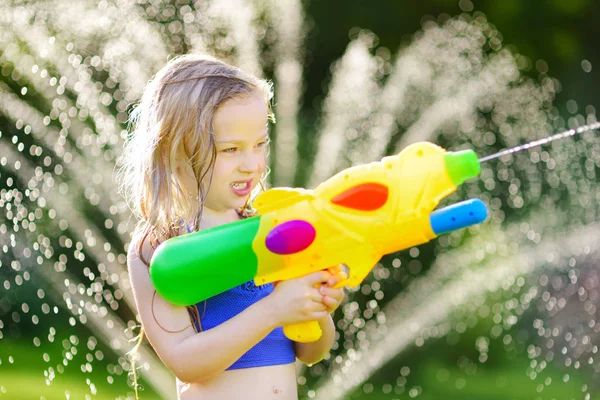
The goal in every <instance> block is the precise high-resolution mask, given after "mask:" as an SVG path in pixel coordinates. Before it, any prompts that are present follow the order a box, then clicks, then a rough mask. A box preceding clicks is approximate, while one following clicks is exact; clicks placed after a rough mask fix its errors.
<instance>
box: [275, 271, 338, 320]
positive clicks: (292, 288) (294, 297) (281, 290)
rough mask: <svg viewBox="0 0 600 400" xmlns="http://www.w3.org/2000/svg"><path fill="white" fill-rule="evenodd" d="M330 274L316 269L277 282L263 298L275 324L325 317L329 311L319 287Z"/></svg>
mask: <svg viewBox="0 0 600 400" xmlns="http://www.w3.org/2000/svg"><path fill="white" fill-rule="evenodd" d="M331 276H332V275H331V274H330V273H329V272H328V271H317V272H313V273H311V274H308V275H305V276H303V277H300V278H295V279H289V280H287V281H281V282H277V284H276V285H275V290H273V293H271V294H270V295H269V296H267V298H265V300H266V301H267V304H268V306H269V312H270V314H271V316H272V317H273V321H274V323H275V324H276V326H286V325H292V324H296V323H298V322H305V321H318V320H321V319H323V318H325V317H326V316H327V315H328V314H329V313H328V311H327V307H326V305H325V304H324V303H323V295H322V294H321V293H320V292H319V287H322V284H324V283H326V282H327V281H328V280H329V278H331ZM333 290H337V289H333Z"/></svg>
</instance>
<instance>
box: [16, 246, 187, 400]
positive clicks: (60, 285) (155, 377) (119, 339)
mask: <svg viewBox="0 0 600 400" xmlns="http://www.w3.org/2000/svg"><path fill="white" fill-rule="evenodd" d="M17 236H18V237H22V239H21V240H17V241H16V243H17V244H16V245H15V246H13V252H14V253H16V254H17V257H18V258H19V259H20V262H21V265H23V266H26V267H27V269H29V270H30V271H31V273H32V274H35V275H40V276H41V279H40V280H43V281H44V282H45V283H47V284H48V287H50V289H51V291H50V292H46V293H47V294H50V296H51V297H52V299H53V301H54V303H56V304H58V305H60V304H63V307H64V308H66V309H67V310H68V311H69V312H70V313H71V314H72V315H73V317H75V319H76V320H79V321H81V316H82V315H85V316H86V318H87V320H86V322H85V324H84V325H85V326H86V327H87V328H88V329H89V330H90V331H91V332H92V333H93V334H94V336H96V337H98V338H99V339H100V340H101V341H102V342H103V343H105V344H106V345H107V347H109V348H110V349H112V350H113V351H114V352H115V353H116V354H118V355H120V356H123V357H125V356H126V355H127V352H128V351H129V347H128V346H127V343H131V339H130V338H128V337H127V336H126V334H125V333H126V331H127V326H126V325H125V324H124V323H123V321H122V319H121V317H119V316H118V315H117V314H115V313H114V312H113V311H111V310H110V308H108V307H105V306H100V307H99V306H97V305H96V300H95V299H94V298H93V297H92V296H90V295H88V294H87V293H86V294H81V293H80V292H79V291H75V292H74V293H72V292H71V291H68V290H66V289H65V282H67V281H68V282H69V284H73V285H75V287H80V285H81V286H84V285H83V284H82V283H81V282H79V281H78V280H77V278H75V277H74V276H73V275H71V274H69V273H68V271H63V272H60V273H59V272H57V271H55V269H54V267H53V266H52V265H51V264H50V263H49V262H48V261H44V262H43V263H42V264H41V265H36V266H35V268H33V267H32V266H31V257H28V258H24V255H23V250H24V248H23V246H21V245H20V244H21V243H28V242H29V240H28V238H26V237H23V236H22V235H20V234H17ZM131 347H133V346H131ZM138 354H139V360H138V362H137V364H138V367H139V366H142V368H140V369H139V370H138V371H139V373H140V374H141V375H142V376H144V378H145V379H146V381H147V382H148V383H149V384H150V385H152V387H153V388H154V389H155V390H156V391H157V392H158V393H159V394H160V395H161V396H162V397H163V398H164V399H169V400H175V397H176V396H175V393H176V387H175V379H174V377H173V375H172V374H171V372H170V371H169V370H168V369H166V368H165V366H164V364H163V363H162V362H161V361H160V359H158V357H157V356H156V355H155V353H154V352H153V351H152V350H150V349H149V348H148V347H147V346H141V347H140V348H139V351H138Z"/></svg>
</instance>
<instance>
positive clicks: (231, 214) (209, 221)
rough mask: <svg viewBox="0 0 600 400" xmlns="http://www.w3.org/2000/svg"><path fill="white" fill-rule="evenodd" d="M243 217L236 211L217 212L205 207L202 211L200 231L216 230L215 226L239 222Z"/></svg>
mask: <svg viewBox="0 0 600 400" xmlns="http://www.w3.org/2000/svg"><path fill="white" fill-rule="evenodd" d="M241 218H242V216H241V215H240V214H239V212H238V211H236V210H226V211H215V210H213V209H210V208H207V207H205V208H204V209H203V210H202V219H201V220H200V229H208V228H214V227H215V226H219V225H224V224H228V223H230V222H236V221H239V220H240V219H241Z"/></svg>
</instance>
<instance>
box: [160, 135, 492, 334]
mask: <svg viewBox="0 0 600 400" xmlns="http://www.w3.org/2000/svg"><path fill="white" fill-rule="evenodd" d="M479 171H480V166H479V161H478V159H477V156H476V155H475V153H474V152H473V151H472V150H465V151H459V152H447V151H445V150H444V149H442V148H441V147H439V146H437V145H435V144H432V143H428V142H421V143H416V144H413V145H411V146H408V147H407V148H405V149H404V150H403V151H402V152H400V153H399V154H397V155H394V156H389V157H384V158H383V159H382V160H381V161H378V162H372V163H370V164H364V165H359V166H355V167H351V168H348V169H345V170H343V171H341V172H339V173H338V174H336V175H335V176H333V177H331V178H330V179H328V180H327V181H325V182H323V183H321V184H320V185H319V186H317V187H316V188H315V189H314V190H307V189H301V188H273V189H270V190H267V191H265V192H263V193H262V194H260V195H259V196H258V197H257V198H256V199H255V201H254V203H253V206H254V207H255V208H256V210H257V211H258V213H259V216H255V217H251V218H248V219H244V220H241V221H239V222H234V223H230V224H225V225H221V226H218V227H214V228H211V229H206V230H202V231H199V232H195V233H191V234H187V235H183V236H178V237H174V238H172V239H168V240H166V241H165V242H164V243H162V244H161V245H160V246H159V247H158V248H157V249H156V251H155V253H154V255H153V257H152V259H151V264H150V276H151V279H152V282H153V284H154V286H155V288H156V291H157V292H158V293H159V294H160V295H161V296H163V297H164V298H165V299H166V300H167V301H169V302H171V303H173V304H175V305H182V306H187V305H192V304H196V303H198V302H200V301H203V300H205V299H207V298H209V297H212V296H215V295H217V294H219V293H222V292H224V291H226V290H229V289H231V288H233V287H235V286H237V285H240V284H242V283H244V282H248V281H250V280H252V279H253V280H254V282H255V284H256V285H264V284H267V283H271V282H276V281H282V280H286V279H292V278H296V277H300V276H304V275H307V274H309V273H311V272H314V271H318V270H324V269H327V268H329V267H332V266H337V265H340V264H345V266H346V267H347V268H348V273H347V279H346V280H344V281H342V282H339V283H338V284H337V285H336V287H345V286H350V287H354V286H357V285H359V284H360V283H361V282H362V281H363V279H365V277H366V276H367V274H368V273H369V272H370V271H371V269H372V268H373V267H374V266H375V265H376V264H377V262H378V261H379V260H380V259H381V257H382V256H384V255H386V254H390V253H394V252H397V251H400V250H403V249H407V248H410V247H413V246H417V245H420V244H423V243H426V242H428V241H430V240H431V239H434V238H436V237H437V236H439V235H441V234H443V233H446V232H450V231H453V230H456V229H460V228H464V227H467V226H470V225H473V224H477V223H480V222H482V221H484V220H485V218H486V217H487V209H486V207H485V204H484V203H483V202H482V201H481V200H478V199H471V200H467V201H463V202H460V203H456V204H453V205H451V206H448V207H445V208H442V209H440V210H436V211H434V209H435V208H436V207H437V205H438V204H439V202H440V200H442V199H443V198H444V197H446V196H448V195H449V194H450V193H452V192H454V191H455V190H456V188H457V186H459V185H460V184H462V183H463V182H464V181H465V180H467V179H470V178H473V177H476V176H477V175H478V174H479ZM283 329H284V333H285V335H286V336H287V337H288V338H290V339H292V340H295V341H299V342H312V341H315V340H317V339H318V338H319V337H320V336H321V330H320V328H319V324H318V323H317V322H316V321H309V322H304V323H299V324H295V325H291V326H285V327H283Z"/></svg>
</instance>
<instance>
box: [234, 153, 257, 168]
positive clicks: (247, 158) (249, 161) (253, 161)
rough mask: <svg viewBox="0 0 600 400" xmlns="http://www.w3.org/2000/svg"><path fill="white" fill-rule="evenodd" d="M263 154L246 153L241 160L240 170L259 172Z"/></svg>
mask: <svg viewBox="0 0 600 400" xmlns="http://www.w3.org/2000/svg"><path fill="white" fill-rule="evenodd" d="M261 158H262V156H261V155H258V154H252V153H250V154H245V155H244V156H243V158H242V160H241V163H240V166H239V170H240V172H245V173H254V172H257V171H258V169H259V168H260V163H261V162H262V160H261Z"/></svg>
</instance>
